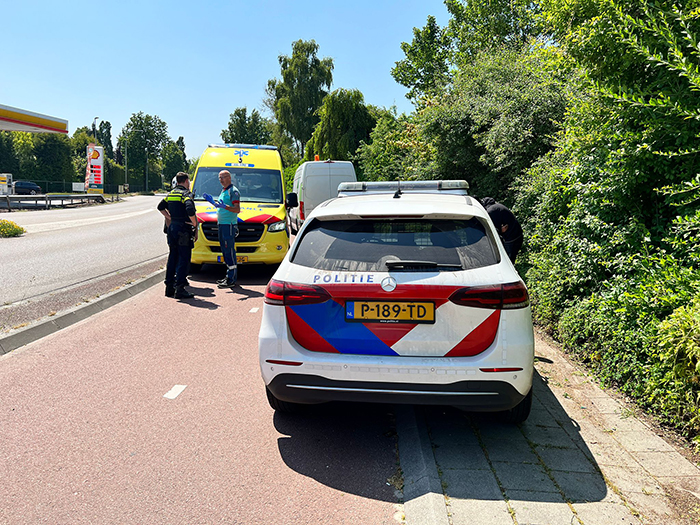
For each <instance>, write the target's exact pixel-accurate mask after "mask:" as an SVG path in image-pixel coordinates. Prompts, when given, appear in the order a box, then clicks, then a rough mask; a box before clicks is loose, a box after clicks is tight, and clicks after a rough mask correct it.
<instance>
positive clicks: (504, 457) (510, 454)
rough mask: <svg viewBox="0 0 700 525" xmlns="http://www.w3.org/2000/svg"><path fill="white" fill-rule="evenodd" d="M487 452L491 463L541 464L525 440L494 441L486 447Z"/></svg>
mask: <svg viewBox="0 0 700 525" xmlns="http://www.w3.org/2000/svg"><path fill="white" fill-rule="evenodd" d="M521 437H522V436H521ZM486 452H487V453H488V455H489V460H491V461H504V462H509V463H539V459H538V458H537V455H536V454H535V453H534V452H533V451H532V447H530V445H529V444H528V442H527V441H525V438H522V439H521V440H520V441H494V442H492V443H489V444H488V445H486Z"/></svg>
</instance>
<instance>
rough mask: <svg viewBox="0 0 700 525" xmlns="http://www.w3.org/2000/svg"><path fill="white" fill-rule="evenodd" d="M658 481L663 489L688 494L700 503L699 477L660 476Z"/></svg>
mask: <svg viewBox="0 0 700 525" xmlns="http://www.w3.org/2000/svg"><path fill="white" fill-rule="evenodd" d="M656 479H657V481H658V482H659V483H660V484H661V486H662V487H663V488H670V489H675V490H680V491H683V492H688V493H690V494H692V495H693V496H695V497H696V498H697V499H698V501H699V502H700V478H698V476H690V477H685V476H672V477H671V476H669V477H666V476H659V477H657V478H656Z"/></svg>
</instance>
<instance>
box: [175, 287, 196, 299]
mask: <svg viewBox="0 0 700 525" xmlns="http://www.w3.org/2000/svg"><path fill="white" fill-rule="evenodd" d="M193 297H194V294H193V293H192V292H190V291H189V290H187V289H185V287H184V286H178V287H177V288H176V289H175V299H192V298H193Z"/></svg>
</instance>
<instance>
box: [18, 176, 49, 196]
mask: <svg viewBox="0 0 700 525" xmlns="http://www.w3.org/2000/svg"><path fill="white" fill-rule="evenodd" d="M14 192H15V195H39V194H40V193H43V192H42V191H41V186H39V185H38V184H36V183H34V182H31V181H28V180H18V181H15V183H14Z"/></svg>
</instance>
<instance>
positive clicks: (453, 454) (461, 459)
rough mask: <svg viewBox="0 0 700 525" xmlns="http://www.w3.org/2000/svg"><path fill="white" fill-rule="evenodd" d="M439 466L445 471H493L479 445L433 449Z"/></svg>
mask: <svg viewBox="0 0 700 525" xmlns="http://www.w3.org/2000/svg"><path fill="white" fill-rule="evenodd" d="M433 453H434V454H435V461H436V462H437V464H438V466H439V467H440V468H441V469H443V470H445V469H462V470H491V467H490V466H489V463H488V461H487V460H486V455H485V454H484V451H483V450H482V448H481V446H479V445H447V446H439V447H435V448H434V449H433Z"/></svg>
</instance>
